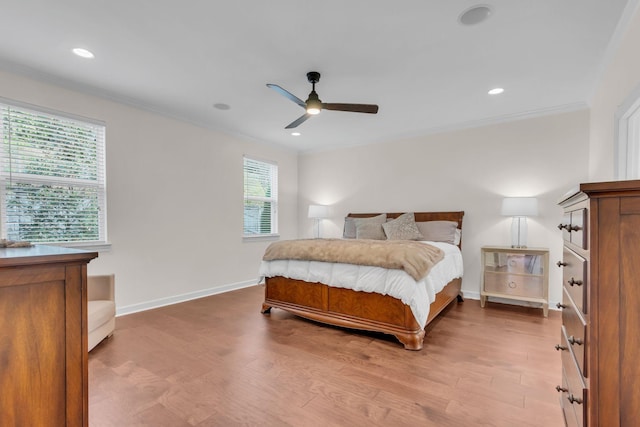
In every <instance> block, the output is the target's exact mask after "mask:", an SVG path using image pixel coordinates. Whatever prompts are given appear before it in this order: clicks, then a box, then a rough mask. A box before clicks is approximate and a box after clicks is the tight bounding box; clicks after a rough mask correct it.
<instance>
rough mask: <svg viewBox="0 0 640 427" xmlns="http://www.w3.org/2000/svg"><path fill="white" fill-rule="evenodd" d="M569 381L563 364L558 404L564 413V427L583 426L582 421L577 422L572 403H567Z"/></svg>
mask: <svg viewBox="0 0 640 427" xmlns="http://www.w3.org/2000/svg"><path fill="white" fill-rule="evenodd" d="M565 390H566V391H565ZM568 390H569V381H568V379H567V373H566V372H565V369H564V366H563V367H562V386H561V388H560V389H559V390H558V391H560V392H562V396H561V398H560V406H561V407H562V413H563V415H564V421H565V425H566V427H583V425H584V424H583V423H580V422H578V417H577V416H576V411H575V408H574V405H571V404H570V403H569V400H568V399H569V391H568Z"/></svg>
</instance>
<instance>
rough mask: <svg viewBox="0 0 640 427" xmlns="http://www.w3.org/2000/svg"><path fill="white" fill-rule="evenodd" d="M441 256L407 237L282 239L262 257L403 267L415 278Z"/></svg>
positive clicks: (436, 249) (441, 255) (420, 275)
mask: <svg viewBox="0 0 640 427" xmlns="http://www.w3.org/2000/svg"><path fill="white" fill-rule="evenodd" d="M442 258H444V252H442V250H441V249H439V248H436V247H435V246H432V245H428V244H425V243H420V242H415V241H410V240H368V239H348V240H343V239H303V240H282V241H279V242H275V243H272V244H270V245H269V247H268V248H267V250H266V251H265V253H264V256H263V257H262V259H263V260H264V261H273V260H276V259H295V260H306V261H322V262H339V263H344V264H357V265H368V266H374V267H383V268H393V269H398V270H404V271H405V272H406V273H407V274H409V275H410V276H411V277H413V278H414V279H415V280H416V281H417V280H420V279H422V278H423V277H425V276H426V275H427V274H429V271H430V270H431V268H432V267H433V266H434V265H435V264H436V263H437V262H438V261H440V260H441V259H442Z"/></svg>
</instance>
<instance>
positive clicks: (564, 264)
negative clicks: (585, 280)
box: [556, 261, 569, 267]
mask: <svg viewBox="0 0 640 427" xmlns="http://www.w3.org/2000/svg"><path fill="white" fill-rule="evenodd" d="M556 265H557V266H558V267H566V266H567V265H569V264H567V263H566V262H563V261H558V262H556Z"/></svg>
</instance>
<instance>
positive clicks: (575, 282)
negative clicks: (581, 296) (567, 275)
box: [567, 277, 582, 286]
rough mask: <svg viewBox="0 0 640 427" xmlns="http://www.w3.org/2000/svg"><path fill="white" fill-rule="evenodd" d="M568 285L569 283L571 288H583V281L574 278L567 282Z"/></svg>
mask: <svg viewBox="0 0 640 427" xmlns="http://www.w3.org/2000/svg"><path fill="white" fill-rule="evenodd" d="M567 283H569V286H573V285H577V286H582V280H575V279H574V278H573V277H572V278H571V279H569V280H567Z"/></svg>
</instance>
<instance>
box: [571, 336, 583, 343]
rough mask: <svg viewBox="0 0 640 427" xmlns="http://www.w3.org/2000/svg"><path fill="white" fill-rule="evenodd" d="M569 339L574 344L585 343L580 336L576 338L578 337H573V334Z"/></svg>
mask: <svg viewBox="0 0 640 427" xmlns="http://www.w3.org/2000/svg"><path fill="white" fill-rule="evenodd" d="M568 341H569V344H571V345H574V344H578V345H582V344H583V341H582V340H581V339H580V338H578V339H576V338H574V337H573V335H571V336H570V337H569V340H568Z"/></svg>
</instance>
